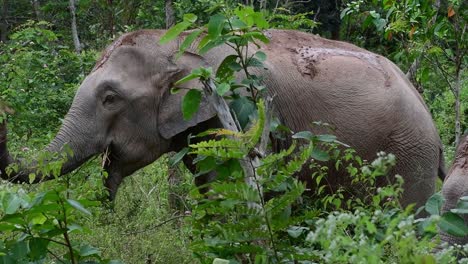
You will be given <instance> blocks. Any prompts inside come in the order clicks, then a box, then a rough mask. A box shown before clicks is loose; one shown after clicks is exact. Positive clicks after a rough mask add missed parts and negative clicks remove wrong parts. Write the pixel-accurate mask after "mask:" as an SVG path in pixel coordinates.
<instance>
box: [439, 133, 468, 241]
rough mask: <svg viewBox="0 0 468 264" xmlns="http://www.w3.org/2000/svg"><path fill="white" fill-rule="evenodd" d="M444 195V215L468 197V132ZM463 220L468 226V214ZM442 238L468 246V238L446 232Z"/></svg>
mask: <svg viewBox="0 0 468 264" xmlns="http://www.w3.org/2000/svg"><path fill="white" fill-rule="evenodd" d="M442 195H443V197H444V199H445V201H444V204H443V205H442V211H441V212H442V214H443V213H445V212H448V211H450V209H453V208H455V207H456V206H457V202H458V200H459V199H460V198H461V197H464V196H468V132H467V133H466V134H464V135H463V136H462V137H461V138H460V142H459V143H458V146H457V151H456V153H455V160H454V161H453V164H452V167H451V168H450V170H449V172H448V174H447V177H446V178H445V181H444V184H443V185H442ZM463 219H464V220H465V224H466V225H467V226H468V214H464V215H463ZM440 236H441V239H442V241H443V242H448V243H450V244H458V245H467V244H468V236H464V237H456V236H451V235H449V234H447V233H445V232H441V233H440Z"/></svg>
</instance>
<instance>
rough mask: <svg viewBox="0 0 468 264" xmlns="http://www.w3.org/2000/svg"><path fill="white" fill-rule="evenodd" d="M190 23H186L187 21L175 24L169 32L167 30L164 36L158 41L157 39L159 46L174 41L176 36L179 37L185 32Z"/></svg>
mask: <svg viewBox="0 0 468 264" xmlns="http://www.w3.org/2000/svg"><path fill="white" fill-rule="evenodd" d="M191 24H192V23H190V22H187V21H182V22H180V23H177V24H176V25H175V26H173V27H171V28H170V29H169V30H167V32H166V34H164V35H163V36H162V37H161V38H160V39H159V44H161V45H163V44H166V43H168V42H169V41H171V40H173V39H175V38H176V37H177V36H179V35H180V33H182V32H183V31H184V30H186V29H187V28H188V27H189V26H190V25H191Z"/></svg>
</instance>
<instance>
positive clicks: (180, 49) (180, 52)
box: [176, 29, 202, 58]
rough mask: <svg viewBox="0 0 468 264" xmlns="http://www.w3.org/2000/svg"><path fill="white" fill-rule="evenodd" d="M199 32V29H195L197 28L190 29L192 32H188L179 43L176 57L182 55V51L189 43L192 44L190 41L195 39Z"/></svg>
mask: <svg viewBox="0 0 468 264" xmlns="http://www.w3.org/2000/svg"><path fill="white" fill-rule="evenodd" d="M200 33H202V31H201V30H200V29H197V30H194V31H192V33H190V34H189V35H188V36H187V37H185V39H184V41H183V42H182V44H180V47H179V52H178V53H177V55H176V57H177V58H178V57H180V55H182V53H183V52H184V51H185V50H187V48H188V47H190V45H192V43H193V42H194V41H195V40H196V39H197V37H198V36H199V35H200Z"/></svg>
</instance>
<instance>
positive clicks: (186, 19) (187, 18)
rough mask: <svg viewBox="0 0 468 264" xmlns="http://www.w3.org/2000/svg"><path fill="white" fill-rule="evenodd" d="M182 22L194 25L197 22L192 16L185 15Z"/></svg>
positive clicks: (195, 17)
mask: <svg viewBox="0 0 468 264" xmlns="http://www.w3.org/2000/svg"><path fill="white" fill-rule="evenodd" d="M184 21H187V22H190V23H195V21H197V16H196V15H194V14H190V13H189V14H185V15H184Z"/></svg>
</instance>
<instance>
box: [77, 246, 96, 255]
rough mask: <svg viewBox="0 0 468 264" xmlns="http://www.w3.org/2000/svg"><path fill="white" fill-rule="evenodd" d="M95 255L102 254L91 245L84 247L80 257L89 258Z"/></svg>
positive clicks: (81, 249)
mask: <svg viewBox="0 0 468 264" xmlns="http://www.w3.org/2000/svg"><path fill="white" fill-rule="evenodd" d="M93 255H97V256H100V255H101V252H100V251H99V250H98V249H97V248H95V247H92V246H90V245H84V246H82V247H81V248H80V256H82V257H87V256H93Z"/></svg>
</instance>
